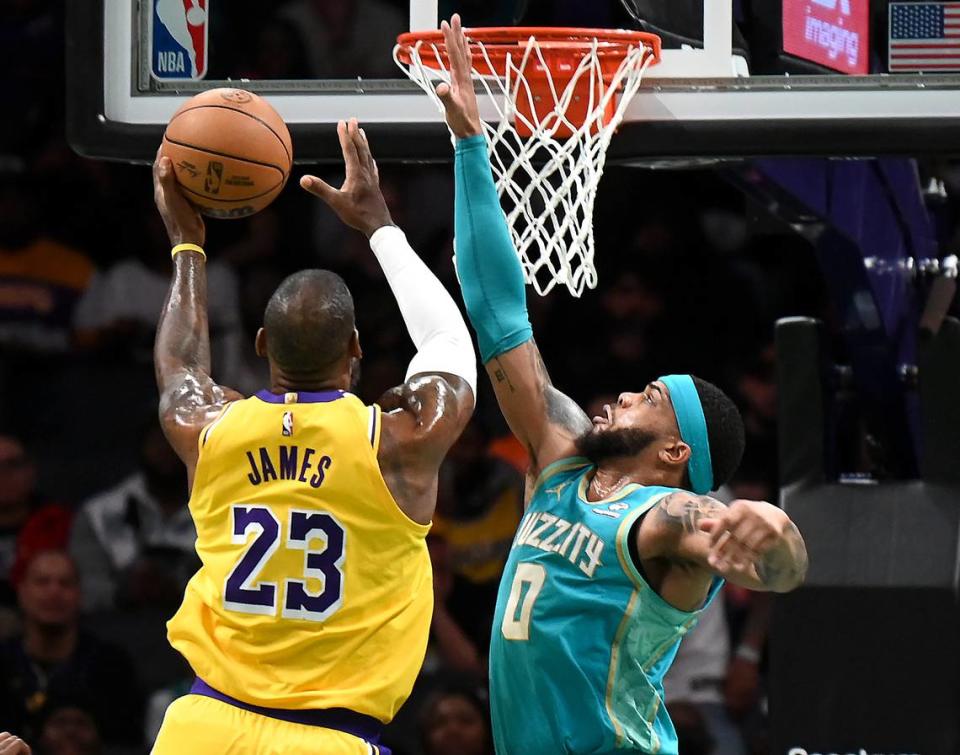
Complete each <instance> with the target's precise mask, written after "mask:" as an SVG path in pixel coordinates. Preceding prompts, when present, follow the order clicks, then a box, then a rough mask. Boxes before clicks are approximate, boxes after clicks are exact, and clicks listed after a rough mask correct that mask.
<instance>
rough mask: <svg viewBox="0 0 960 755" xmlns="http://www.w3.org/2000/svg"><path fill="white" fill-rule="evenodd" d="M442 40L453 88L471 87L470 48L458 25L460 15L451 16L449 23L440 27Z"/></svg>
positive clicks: (461, 28)
mask: <svg viewBox="0 0 960 755" xmlns="http://www.w3.org/2000/svg"><path fill="white" fill-rule="evenodd" d="M440 28H441V30H442V31H443V39H444V42H446V45H447V57H448V58H449V59H450V74H451V79H452V82H453V87H454V88H455V89H456V88H460V87H465V86H471V85H472V77H471V75H470V71H471V69H470V59H471V54H470V47H469V45H468V44H467V38H466V36H465V35H464V33H463V27H462V26H461V24H460V15H459V14H457V13H454V14H453V18H451V19H450V23H447V22H446V21H444V22H443V23H442V24H441V26H440Z"/></svg>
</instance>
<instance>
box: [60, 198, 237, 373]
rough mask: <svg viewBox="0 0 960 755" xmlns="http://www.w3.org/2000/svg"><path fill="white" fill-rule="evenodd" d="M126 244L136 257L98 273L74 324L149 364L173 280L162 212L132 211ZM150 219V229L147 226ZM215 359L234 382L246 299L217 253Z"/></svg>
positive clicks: (211, 276)
mask: <svg viewBox="0 0 960 755" xmlns="http://www.w3.org/2000/svg"><path fill="white" fill-rule="evenodd" d="M129 217H130V218H131V220H130V221H129V222H128V225H127V228H126V231H125V233H126V240H127V243H126V247H127V248H130V249H135V250H138V253H137V254H136V256H130V257H127V258H126V259H122V260H120V261H119V262H117V263H116V264H115V265H112V266H111V267H110V268H109V269H108V270H107V271H106V272H104V273H102V274H100V275H97V276H96V277H95V278H94V280H93V282H92V284H91V285H90V288H89V289H88V290H87V292H86V294H85V295H84V296H83V298H82V299H81V300H80V303H79V304H78V306H77V311H76V317H75V319H74V325H75V327H76V331H77V341H78V343H79V344H80V345H82V346H84V347H87V348H92V349H100V350H110V349H112V350H116V351H119V352H121V353H123V354H125V355H132V356H133V357H134V359H136V360H138V361H140V362H143V363H149V362H150V361H151V360H152V358H153V339H154V335H155V334H156V330H157V323H158V322H159V319H160V312H161V310H162V309H163V302H164V299H165V298H166V296H167V288H168V287H169V283H170V274H169V269H170V264H171V262H170V250H169V248H168V247H167V244H166V240H165V239H166V233H165V231H164V229H163V226H162V222H161V220H160V217H159V215H158V214H157V212H156V211H155V210H154V209H153V208H150V210H149V211H147V210H143V211H142V212H131V213H130V215H129ZM144 224H146V228H147V231H146V233H144V232H143V231H142V226H143V225H144ZM207 278H208V297H209V313H210V332H211V345H210V346H211V350H212V356H213V363H214V364H215V365H217V366H218V369H219V370H220V371H221V372H220V374H221V375H222V376H223V380H224V382H225V383H229V377H230V376H229V374H224V371H226V372H229V368H230V366H231V365H233V364H234V363H235V362H236V361H237V357H236V352H237V350H238V349H239V348H240V303H239V296H238V291H237V286H238V284H237V276H236V274H235V273H234V272H233V270H232V269H231V268H230V266H229V265H227V264H226V263H224V262H223V261H221V260H218V259H216V258H211V260H210V264H209V265H208V267H207Z"/></svg>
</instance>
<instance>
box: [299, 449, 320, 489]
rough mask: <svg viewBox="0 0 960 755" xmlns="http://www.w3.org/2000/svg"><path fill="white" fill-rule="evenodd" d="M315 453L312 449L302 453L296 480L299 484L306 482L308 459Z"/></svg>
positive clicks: (308, 468)
mask: <svg viewBox="0 0 960 755" xmlns="http://www.w3.org/2000/svg"><path fill="white" fill-rule="evenodd" d="M315 453H316V451H314V450H313V449H312V448H307V449H305V450H304V452H303V463H302V464H301V465H300V476H299V477H298V478H297V479H298V480H300V482H306V481H307V472H308V471H309V470H310V466H311V464H310V457H311V456H313V455H314V454H315Z"/></svg>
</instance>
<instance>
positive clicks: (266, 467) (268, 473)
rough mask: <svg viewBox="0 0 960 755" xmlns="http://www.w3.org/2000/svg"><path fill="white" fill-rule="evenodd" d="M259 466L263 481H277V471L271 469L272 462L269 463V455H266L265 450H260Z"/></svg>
mask: <svg viewBox="0 0 960 755" xmlns="http://www.w3.org/2000/svg"><path fill="white" fill-rule="evenodd" d="M260 466H261V467H263V481H264V482H270V480H276V479H277V470H276V469H274V468H273V462H272V461H270V454H268V453H267V449H265V448H261V449H260Z"/></svg>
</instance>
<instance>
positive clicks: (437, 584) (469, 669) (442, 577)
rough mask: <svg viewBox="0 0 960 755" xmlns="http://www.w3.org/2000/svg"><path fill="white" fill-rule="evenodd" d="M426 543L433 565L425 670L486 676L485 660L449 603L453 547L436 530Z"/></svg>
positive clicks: (431, 672) (451, 583) (428, 671)
mask: <svg viewBox="0 0 960 755" xmlns="http://www.w3.org/2000/svg"><path fill="white" fill-rule="evenodd" d="M427 547H428V548H429V549H430V562H431V564H432V565H433V623H432V624H431V625H430V640H431V642H430V646H429V647H428V649H427V659H426V660H425V662H424V670H425V671H426V672H427V673H430V674H433V673H441V674H442V673H443V672H444V671H453V672H457V673H466V674H471V675H473V676H475V677H482V676H486V664H485V661H484V659H483V658H482V657H481V655H480V652H479V651H478V649H477V646H476V644H475V643H474V642H473V641H472V640H471V638H470V637H469V636H468V634H467V633H466V632H465V631H464V630H463V628H461V626H460V625H459V624H458V623H457V620H456V619H455V618H453V616H452V615H451V614H450V610H449V608H448V607H447V602H448V601H449V599H450V592H451V590H452V589H453V572H452V571H451V568H450V547H449V545H448V543H447V542H446V541H445V540H444V539H443V538H440V537H437V536H436V535H433V534H431V535H430V536H429V537H428V538H427Z"/></svg>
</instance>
